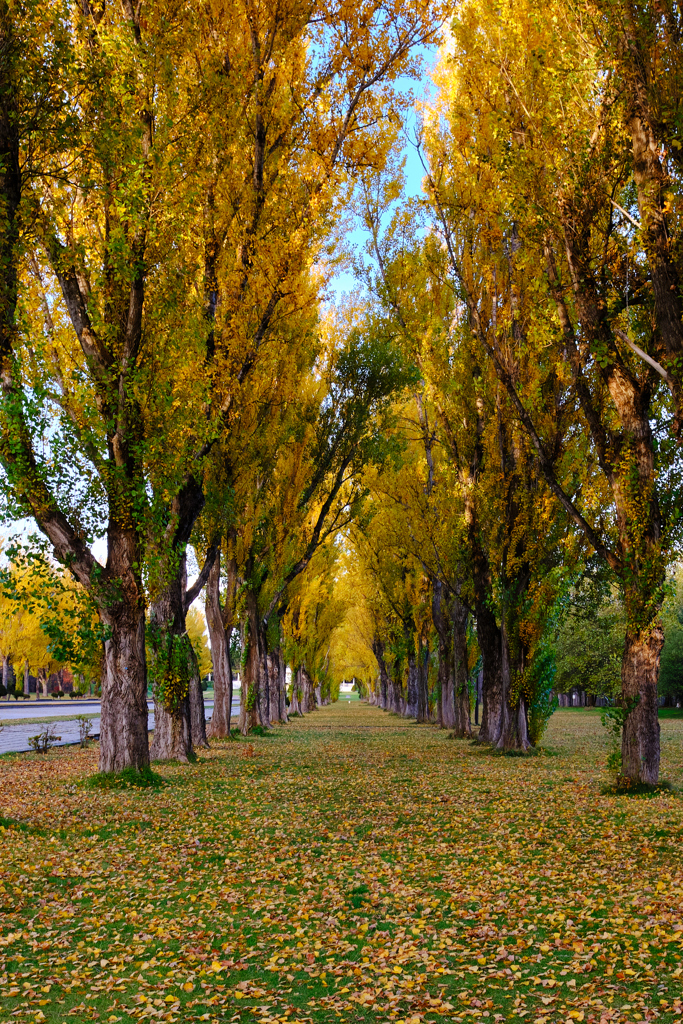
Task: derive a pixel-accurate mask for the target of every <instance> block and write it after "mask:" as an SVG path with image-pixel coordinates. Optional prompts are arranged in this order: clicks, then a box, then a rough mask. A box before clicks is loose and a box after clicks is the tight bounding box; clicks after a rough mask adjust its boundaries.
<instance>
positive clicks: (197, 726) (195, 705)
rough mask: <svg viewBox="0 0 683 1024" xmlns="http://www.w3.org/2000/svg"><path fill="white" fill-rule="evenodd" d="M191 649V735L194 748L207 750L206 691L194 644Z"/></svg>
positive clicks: (190, 646)
mask: <svg viewBox="0 0 683 1024" xmlns="http://www.w3.org/2000/svg"><path fill="white" fill-rule="evenodd" d="M189 648H190V665H191V674H190V692H189V699H190V733H191V736H192V746H193V747H195V748H197V747H203V748H205V749H207V748H208V746H209V741H208V739H207V738H206V706H205V704H204V691H203V690H202V680H201V676H200V674H199V660H198V659H197V655H196V653H195V650H194V647H193V646H192V644H190V645H189Z"/></svg>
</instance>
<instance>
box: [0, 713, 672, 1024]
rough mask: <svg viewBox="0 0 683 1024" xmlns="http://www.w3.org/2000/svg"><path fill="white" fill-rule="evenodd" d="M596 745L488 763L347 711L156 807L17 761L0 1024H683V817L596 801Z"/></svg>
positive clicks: (573, 736)
mask: <svg viewBox="0 0 683 1024" xmlns="http://www.w3.org/2000/svg"><path fill="white" fill-rule="evenodd" d="M600 730H601V727H600V724H599V717H598V716H597V715H596V714H595V713H593V712H592V711H590V710H586V711H583V710H581V711H579V710H576V711H574V710H567V711H565V712H558V713H556V715H555V716H554V717H553V719H552V720H551V723H550V727H549V731H548V743H549V744H550V746H551V748H552V751H553V755H552V756H551V754H550V753H545V754H541V755H539V756H538V757H535V758H531V759H519V758H504V757H493V756H491V755H490V754H488V753H486V752H485V751H484V750H480V749H478V748H476V747H473V746H470V745H469V744H467V743H461V742H458V741H453V740H449V739H448V738H447V736H446V735H445V734H444V733H443V732H439V731H438V730H435V729H434V728H432V727H420V726H416V725H414V724H412V723H409V722H406V721H403V720H400V719H397V718H393V717H391V716H389V715H385V714H383V713H382V712H379V711H377V710H375V709H373V708H369V707H367V706H363V705H360V704H359V703H358V702H357V701H355V702H353V703H351V704H348V703H346V701H345V702H343V703H339V704H336V705H333V706H331V707H329V708H324V709H320V710H318V711H316V712H315V713H314V714H312V715H310V716H307V718H305V719H303V720H298V721H296V722H294V723H292V724H290V725H288V726H285V727H281V728H280V729H278V730H277V731H276V732H275V734H274V735H272V736H269V737H263V738H261V737H255V738H254V739H253V741H252V742H253V744H254V745H255V747H256V748H257V750H258V753H259V755H260V756H259V757H258V758H252V759H247V758H244V757H243V756H242V754H241V750H242V747H243V746H244V744H243V743H241V742H238V743H235V742H232V743H229V744H228V743H225V744H223V745H222V746H217V747H215V748H213V749H212V750H211V751H210V752H208V753H207V754H205V755H203V757H202V759H201V760H200V761H199V762H198V763H197V765H195V766H191V767H188V766H172V765H167V766H163V767H161V769H160V771H161V772H162V773H163V775H164V778H165V780H166V786H165V787H164V788H163V789H161V790H159V791H158V792H153V791H137V790H125V791H118V792H117V791H110V792H106V793H105V792H101V791H93V790H89V789H86V788H81V787H80V786H78V785H74V783H78V781H79V779H81V778H83V777H84V776H85V775H87V774H88V773H90V772H92V771H93V770H94V769H95V766H96V756H97V755H96V752H94V751H80V750H79V751H68V750H57V751H52V752H51V753H50V754H49V755H47V756H46V757H44V758H43V759H39V758H38V757H37V756H36V755H17V756H13V757H8V758H4V759H2V760H1V761H0V796H1V799H2V807H3V814H4V815H5V818H3V820H2V827H3V829H4V831H3V832H2V838H3V858H2V862H1V865H0V906H1V907H2V911H3V914H2V918H1V934H0V943H1V944H2V945H1V948H2V954H3V960H2V970H1V972H0V1020H3V1021H4V1020H10V1019H11V1020H18V1021H21V1020H23V1019H28V1020H32V1021H33V1020H38V1021H41V1020H46V1021H48V1022H50V1024H66V1022H67V1021H74V1022H75V1024H78V1022H81V1021H90V1020H97V1019H99V1020H106V1021H109V1022H110V1024H113V1022H114V1021H122V1022H125V1024H129V1022H132V1021H142V1022H148V1021H164V1022H169V1024H171V1022H178V1024H180V1022H181V1021H182V1022H183V1024H185V1022H189V1024H194V1022H196V1021H209V1022H211V1024H214V1022H215V1024H218V1022H221V1024H222V1022H223V1021H230V1022H245V1024H246V1022H249V1024H252V1022H257V1024H258V1022H263V1024H266V1022H268V1024H270V1022H275V1021H277V1022H278V1024H282V1022H284V1021H289V1022H290V1024H293V1022H296V1021H299V1022H300V1024H303V1022H306V1024H336V1022H337V1021H339V1022H340V1024H356V1022H357V1021H360V1022H362V1021H381V1022H383V1024H384V1022H391V1024H437V1022H440V1021H444V1022H445V1021H448V1022H453V1021H458V1022H466V1024H474V1022H475V1021H477V1022H480V1024H502V1021H503V1020H512V1021H515V1020H523V1021H525V1022H526V1024H530V1022H532V1021H533V1022H534V1024H541V1022H543V1024H569V1022H572V1021H578V1022H585V1024H616V1022H619V1024H621V1022H622V1021H623V1022H634V1024H637V1022H640V1021H646V1022H650V1021H655V1020H656V1021H662V1022H665V1024H666V1022H670V1021H675V1020H680V1019H681V1014H682V1013H683V1006H682V1003H681V976H682V972H683V948H682V947H683V871H682V869H681V860H680V846H681V843H680V840H681V836H682V835H683V814H682V813H681V811H682V807H681V800H680V797H679V796H678V795H677V794H675V793H672V794H663V795H661V796H658V797H656V798H653V799H640V798H635V799H627V798H612V797H605V796H602V795H601V793H600V785H601V782H602V771H603V766H604V760H605V751H604V746H603V744H604V740H603V738H602V736H601V731H600ZM662 740H663V744H662V746H663V751H664V762H665V763H664V772H665V774H666V775H667V776H668V777H669V778H671V779H672V780H673V781H674V782H676V783H678V784H680V783H681V782H683V745H682V744H683V721H675V720H674V721H672V720H663V721H662Z"/></svg>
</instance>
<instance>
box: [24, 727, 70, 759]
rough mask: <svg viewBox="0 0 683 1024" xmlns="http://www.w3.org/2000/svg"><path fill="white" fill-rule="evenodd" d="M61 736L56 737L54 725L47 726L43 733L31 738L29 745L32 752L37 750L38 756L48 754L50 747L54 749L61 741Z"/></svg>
mask: <svg viewBox="0 0 683 1024" xmlns="http://www.w3.org/2000/svg"><path fill="white" fill-rule="evenodd" d="M61 738H62V737H61V736H56V735H55V727H54V725H46V726H45V728H44V729H43V731H42V732H39V733H38V735H37V736H29V741H28V745H29V747H31V749H32V750H35V752H36V753H37V754H47V752H48V750H49V749H50V747H53V746H54V745H55V743H58V742H59V741H60V740H61Z"/></svg>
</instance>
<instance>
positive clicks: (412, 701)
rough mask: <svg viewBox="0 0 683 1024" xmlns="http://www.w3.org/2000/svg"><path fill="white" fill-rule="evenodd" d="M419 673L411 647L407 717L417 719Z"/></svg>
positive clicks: (413, 650)
mask: <svg viewBox="0 0 683 1024" xmlns="http://www.w3.org/2000/svg"><path fill="white" fill-rule="evenodd" d="M418 676H419V671H418V666H417V656H416V654H415V649H414V647H413V646H412V645H411V646H409V648H408V687H407V693H408V697H407V700H406V712H405V713H406V717H407V718H415V719H417V717H418V714H419V679H418Z"/></svg>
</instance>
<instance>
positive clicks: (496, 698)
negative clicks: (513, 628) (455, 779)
mask: <svg viewBox="0 0 683 1024" xmlns="http://www.w3.org/2000/svg"><path fill="white" fill-rule="evenodd" d="M475 611H476V614H477V640H478V642H479V650H480V652H481V660H482V683H481V694H482V713H481V726H480V728H479V737H478V739H479V742H480V743H497V742H498V738H499V737H500V732H501V720H502V717H503V679H502V657H501V648H502V637H501V631H500V629H499V627H498V623H497V622H496V617H495V615H494V614H493V612H492V611H491V609H490V608H489V607H488V604H486V603H484V602H479V601H476V602H475Z"/></svg>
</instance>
